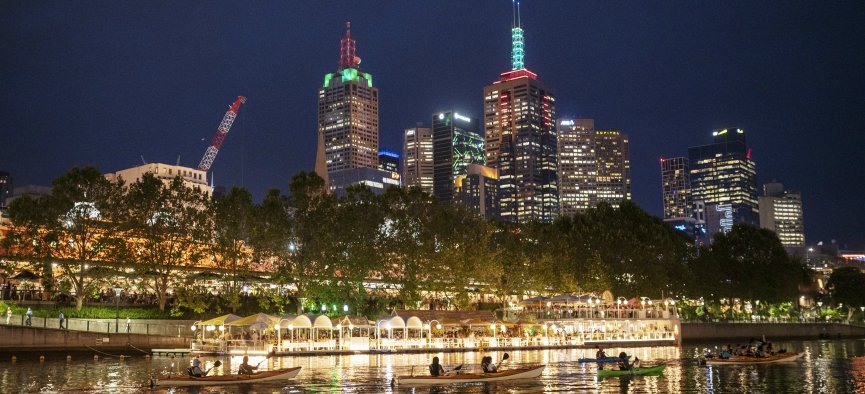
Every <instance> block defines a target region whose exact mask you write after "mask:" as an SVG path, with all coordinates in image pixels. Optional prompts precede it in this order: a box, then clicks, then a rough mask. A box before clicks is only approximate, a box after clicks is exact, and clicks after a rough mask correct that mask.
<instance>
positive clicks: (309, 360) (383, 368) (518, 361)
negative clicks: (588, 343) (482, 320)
mask: <svg viewBox="0 0 865 394" xmlns="http://www.w3.org/2000/svg"><path fill="white" fill-rule="evenodd" d="M778 345H781V346H782V347H786V348H788V349H791V350H801V351H804V352H805V355H804V356H803V357H802V359H800V360H799V361H797V362H794V363H788V364H770V365H740V366H738V365H722V366H708V367H701V366H699V365H697V363H696V361H695V357H696V356H697V355H699V354H700V353H702V352H703V351H704V350H705V346H689V347H684V348H678V347H651V348H648V347H644V348H613V349H607V350H608V352H609V353H610V354H618V353H619V352H620V351H625V352H627V353H628V354H633V355H635V356H637V357H639V358H640V359H641V360H644V363H645V364H647V365H648V364H656V363H666V364H667V365H668V366H667V368H666V370H665V371H664V373H663V374H662V375H660V376H637V377H632V378H606V379H598V378H597V373H596V371H595V368H596V366H595V365H594V364H580V363H579V362H578V361H577V360H578V359H579V358H580V357H591V356H593V355H594V350H593V349H551V350H531V351H511V352H508V353H509V354H510V359H509V360H507V361H505V362H504V363H502V367H503V368H507V367H517V366H521V365H528V364H537V363H543V364H546V365H547V368H546V369H545V370H544V373H543V375H541V377H540V378H538V379H534V380H528V381H516V382H499V383H487V384H464V385H456V386H454V385H450V386H433V387H404V386H392V385H391V382H392V381H393V379H394V378H395V377H397V376H401V375H410V374H415V375H424V374H426V373H427V370H426V365H427V364H428V363H429V360H430V359H431V358H432V357H433V356H438V357H439V358H440V359H441V361H442V364H443V365H444V366H445V368H446V369H451V368H454V367H456V366H458V365H463V366H464V367H463V369H464V370H471V369H472V368H476V366H477V365H478V364H479V362H480V359H481V357H482V356H484V355H490V356H492V357H493V359H494V360H495V361H497V362H498V361H499V360H501V359H502V357H503V356H504V353H505V352H502V351H492V352H487V353H484V354H480V353H438V354H355V355H345V356H318V357H281V358H269V359H268V358H266V357H263V356H257V357H250V363H251V364H253V365H256V364H258V363H261V366H260V370H272V369H279V368H286V367H291V366H302V367H303V371H302V372H301V374H300V375H299V376H298V377H297V378H296V379H295V380H292V381H288V382H282V383H267V384H254V385H239V386H227V387H201V388H191V389H188V388H178V389H166V390H157V392H172V393H187V392H191V393H220V392H241V393H262V392H281V393H304V392H353V393H464V392H467V393H497V392H506V393H564V392H577V391H598V392H700V393H703V392H723V391H735V392H741V391H746V392H832V393H834V392H865V357H863V355H865V341H809V342H789V343H780V344H778ZM712 347H714V345H713V346H712ZM18 356H19V362H18V363H17V364H11V363H10V362H9V361H8V360H9V358H8V357H6V356H4V357H3V359H2V360H6V361H3V362H0V387H2V390H0V391H3V392H42V393H61V392H72V391H78V392H104V393H123V392H127V393H136V392H146V391H148V390H147V388H146V387H145V384H146V382H147V380H148V378H149V377H150V376H168V374H169V373H170V374H172V375H174V376H176V375H178V374H180V375H182V374H185V369H186V368H187V367H188V366H189V365H190V363H191V360H192V359H191V358H189V357H185V358H169V357H157V358H153V359H146V358H143V357H133V358H129V359H127V360H125V361H119V360H118V359H113V358H103V359H99V360H93V359H92V358H91V357H92V356H89V357H88V356H84V355H76V356H73V357H74V359H73V361H72V362H66V360H65V354H63V355H54V356H51V355H49V356H48V359H47V361H45V362H44V363H39V362H38V355H35V354H34V355H32V357H31V358H32V359H21V358H22V357H28V356H25V355H18ZM217 360H219V361H221V363H222V365H221V366H218V367H214V368H213V369H212V371H211V374H217V375H222V374H229V373H235V372H236V371H237V367H238V365H240V363H241V362H242V357H224V358H202V361H203V364H204V368H205V369H208V368H211V367H213V366H214V363H215V362H216V361H217Z"/></svg>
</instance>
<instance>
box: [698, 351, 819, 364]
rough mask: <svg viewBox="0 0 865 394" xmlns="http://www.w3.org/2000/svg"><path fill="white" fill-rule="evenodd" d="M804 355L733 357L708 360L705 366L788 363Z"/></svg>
mask: <svg viewBox="0 0 865 394" xmlns="http://www.w3.org/2000/svg"><path fill="white" fill-rule="evenodd" d="M803 355H805V353H802V352H797V353H782V354H776V355H774V356H768V357H748V356H734V357H730V358H709V359H706V364H709V365H727V364H733V365H735V364H771V363H783V362H789V361H796V360H798V359H799V358H800V357H802V356H803Z"/></svg>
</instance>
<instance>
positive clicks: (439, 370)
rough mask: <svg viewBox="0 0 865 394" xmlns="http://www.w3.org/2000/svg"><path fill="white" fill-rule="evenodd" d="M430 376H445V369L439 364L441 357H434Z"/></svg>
mask: <svg viewBox="0 0 865 394" xmlns="http://www.w3.org/2000/svg"><path fill="white" fill-rule="evenodd" d="M429 374H430V376H444V374H445V369H444V367H442V365H441V364H439V358H438V357H433V359H432V364H430V365H429Z"/></svg>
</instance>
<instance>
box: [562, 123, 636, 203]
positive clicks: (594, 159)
mask: <svg viewBox="0 0 865 394" xmlns="http://www.w3.org/2000/svg"><path fill="white" fill-rule="evenodd" d="M557 125H558V126H557V134H558V136H557V137H558V161H559V163H558V175H559V190H560V195H559V200H560V203H561V213H562V215H574V214H576V213H578V212H583V211H585V210H586V209H588V208H592V207H595V206H597V205H598V203H601V202H606V203H608V204H610V205H612V206H613V207H618V206H619V204H620V203H621V202H622V200H630V199H631V159H630V156H629V152H628V148H629V143H628V136H627V135H626V134H625V133H622V132H620V131H606V130H595V122H594V120H592V119H571V118H560V119H559V120H558V122H557Z"/></svg>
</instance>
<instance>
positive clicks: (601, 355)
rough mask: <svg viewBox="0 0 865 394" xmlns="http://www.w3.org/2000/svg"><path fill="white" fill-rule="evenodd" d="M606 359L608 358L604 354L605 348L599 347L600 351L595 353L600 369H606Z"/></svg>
mask: <svg viewBox="0 0 865 394" xmlns="http://www.w3.org/2000/svg"><path fill="white" fill-rule="evenodd" d="M605 358H607V353H604V347H603V346H598V351H597V352H596V353H595V360H597V362H598V369H604V359H605Z"/></svg>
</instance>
